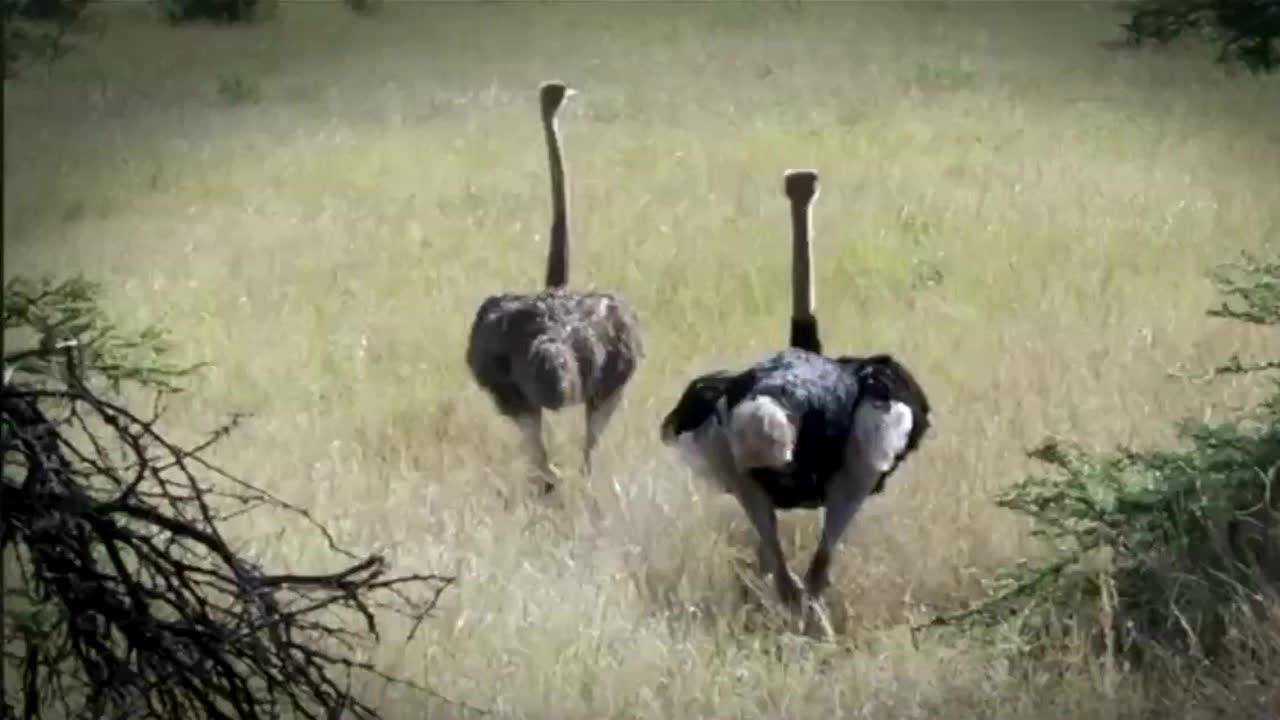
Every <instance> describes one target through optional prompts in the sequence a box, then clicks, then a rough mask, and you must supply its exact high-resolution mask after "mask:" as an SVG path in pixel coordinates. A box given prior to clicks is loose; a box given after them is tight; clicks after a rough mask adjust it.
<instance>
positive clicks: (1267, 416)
mask: <svg viewBox="0 0 1280 720" xmlns="http://www.w3.org/2000/svg"><path fill="white" fill-rule="evenodd" d="M1214 280H1215V282H1216V284H1217V285H1218V287H1219V289H1220V290H1221V292H1222V293H1223V294H1224V295H1225V296H1226V297H1227V301H1226V302H1224V303H1223V305H1222V307H1220V308H1219V309H1217V310H1213V311H1211V314H1213V315H1217V316H1221V317H1226V318H1231V319H1234V320H1238V321H1241V322H1247V323H1254V324H1262V325H1272V326H1280V263H1267V262H1261V261H1259V260H1258V259H1256V258H1254V257H1252V256H1248V255H1246V256H1244V257H1243V259H1242V260H1241V261H1240V262H1237V263H1233V264H1231V265H1228V266H1225V267H1224V268H1223V269H1221V270H1220V271H1219V272H1217V273H1215V275H1214ZM1276 369H1280V360H1273V361H1267V362H1260V363H1255V364H1245V363H1243V362H1241V361H1240V359H1239V358H1238V357H1233V358H1231V359H1230V361H1228V362H1227V363H1226V364H1224V365H1222V366H1221V367H1218V368H1215V369H1214V371H1213V372H1212V373H1211V374H1210V377H1211V376H1213V375H1218V374H1243V373H1257V372H1266V371H1271V370H1276ZM1205 379H1207V378H1205ZM1271 382H1272V383H1274V392H1272V393H1270V395H1269V398H1268V399H1267V400H1265V401H1264V402H1262V403H1260V404H1259V405H1258V406H1256V407H1253V408H1249V409H1248V410H1246V411H1244V412H1242V413H1241V414H1240V415H1238V416H1237V417H1234V418H1231V419H1229V420H1225V421H1223V422H1217V423H1207V422H1196V421H1184V422H1183V423H1182V424H1181V426H1180V428H1179V430H1180V436H1181V438H1182V439H1183V440H1184V441H1185V442H1184V443H1183V446H1182V447H1179V448H1176V449H1163V450H1150V451H1137V450H1132V449H1128V448H1122V449H1119V450H1117V451H1114V452H1111V453H1103V454H1095V453H1090V452H1087V451H1085V450H1083V449H1081V448H1080V447H1078V446H1076V445H1074V444H1072V443H1068V442H1063V441H1060V440H1057V439H1050V440H1047V441H1045V442H1044V443H1042V444H1041V445H1040V446H1039V447H1037V448H1036V449H1035V450H1033V451H1031V453H1030V455H1031V456H1032V457H1034V458H1036V459H1038V460H1040V461H1042V462H1044V463H1046V464H1048V465H1049V466H1050V468H1051V472H1049V473H1047V474H1038V475H1033V476H1031V477H1028V478H1026V479H1025V480H1023V481H1022V482H1020V483H1018V484H1017V485H1015V486H1013V487H1012V488H1010V489H1009V490H1007V491H1005V492H1003V493H1002V494H1001V495H1000V496H998V498H997V500H996V502H997V503H998V504H999V505H1001V506H1003V507H1006V508H1009V509H1011V510H1014V511H1016V512H1019V513H1022V514H1024V515H1026V516H1027V517H1028V518H1030V519H1031V521H1032V532H1033V534H1034V535H1035V536H1036V537H1039V538H1041V539H1043V540H1044V541H1045V542H1046V544H1047V545H1048V549H1049V553H1048V556H1047V558H1046V559H1044V560H1042V561H1040V562H1034V563H1033V562H1025V561H1024V562H1021V563H1019V564H1017V565H1016V566H1015V567H1011V568H1008V569H1006V570H1005V571H1004V572H1002V573H1000V574H999V575H998V576H997V577H996V578H995V579H994V580H993V581H992V583H991V586H992V590H993V594H992V598H991V599H990V600H988V601H986V602H984V603H983V604H981V605H979V606H978V607H976V608H974V609H972V610H970V611H967V612H964V613H959V614H957V615H953V616H950V617H944V618H938V619H936V620H935V621H934V623H933V624H934V625H952V624H954V625H962V626H966V627H969V628H970V629H973V628H975V627H1000V628H1004V629H1006V630H1009V629H1011V630H1012V636H1013V637H1014V638H1015V639H1016V641H1017V645H1018V646H1019V647H1020V648H1022V649H1024V650H1028V651H1036V652H1044V651H1051V650H1052V648H1054V647H1055V646H1060V645H1061V643H1060V641H1066V640H1068V639H1069V638H1077V639H1078V638H1081V637H1087V638H1089V639H1091V640H1092V641H1093V642H1094V643H1095V645H1094V647H1095V648H1097V649H1104V650H1105V651H1106V652H1107V654H1108V655H1109V656H1112V657H1124V658H1126V659H1128V660H1132V661H1142V660H1143V659H1144V658H1147V657H1149V656H1150V655H1151V654H1152V653H1155V654H1160V655H1166V656H1168V655H1170V654H1177V655H1186V654H1191V655H1193V656H1198V657H1202V658H1212V657H1215V656H1217V655H1219V654H1220V653H1221V652H1222V651H1223V649H1224V645H1225V644H1226V642H1227V641H1228V640H1229V638H1230V637H1231V635H1232V633H1233V632H1236V633H1237V634H1238V631H1239V627H1240V625H1239V624H1240V619H1241V618H1242V617H1245V616H1246V615H1253V616H1254V617H1259V615H1258V614H1257V613H1258V610H1259V609H1264V610H1265V609H1266V608H1267V607H1269V606H1274V603H1275V601H1276V599H1277V597H1280V596H1278V595H1277V591H1280V537H1278V536H1277V527H1280V523H1278V522H1277V519H1278V518H1277V515H1278V511H1280V380H1277V379H1274V378H1273V379H1271ZM1277 642H1280V639H1278V640H1277ZM1277 648H1280V645H1277Z"/></svg>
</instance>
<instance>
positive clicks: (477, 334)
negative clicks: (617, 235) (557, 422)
mask: <svg viewBox="0 0 1280 720" xmlns="http://www.w3.org/2000/svg"><path fill="white" fill-rule="evenodd" d="M572 94H574V91H573V90H570V89H569V88H566V87H565V86H564V84H562V83H559V82H548V83H544V84H543V85H542V87H541V92H540V97H541V105H542V125H543V128H544V130H545V133H546V140H547V153H548V156H549V159H550V166H551V211H552V221H551V250H550V253H549V254H548V257H547V276H546V289H545V290H543V291H542V292H540V293H537V294H533V295H526V294H513V293H508V294H502V295H494V296H492V297H489V298H487V299H486V300H485V301H484V302H483V303H481V305H480V309H479V310H478V311H477V312H476V317H475V321H474V322H473V323H472V325H471V337H470V341H469V343H468V346H467V364H468V366H470V368H471V373H472V375H473V376H474V377H475V380H476V382H477V383H478V384H479V385H480V387H481V388H483V389H484V390H485V391H486V392H488V393H489V395H490V396H491V397H492V398H493V402H494V404H495V405H496V406H497V409H498V412H500V413H502V414H503V415H505V416H506V417H508V418H510V419H511V420H512V421H514V422H515V423H516V425H517V426H518V427H519V428H520V431H521V433H522V435H523V439H524V442H525V445H526V447H527V449H528V451H529V452H530V453H531V454H532V456H533V461H534V464H535V465H536V467H537V471H538V475H539V477H538V479H539V480H540V481H541V483H542V488H543V490H544V491H545V492H550V491H551V490H553V489H554V488H555V481H556V480H558V479H559V473H558V471H557V470H556V468H555V467H554V466H553V465H552V464H551V462H550V461H549V460H548V457H547V448H546V445H545V443H544V442H543V438H542V413H543V411H544V410H559V409H561V408H564V407H569V406H572V405H578V404H582V405H584V406H585V408H586V426H587V432H586V441H585V443H584V449H583V471H584V473H585V474H590V472H591V456H592V452H593V451H594V450H595V447H596V445H597V443H599V441H600V436H601V435H602V434H603V432H604V430H605V428H606V426H607V425H608V424H609V421H610V419H611V418H612V417H613V414H614V411H615V410H616V409H617V407H618V404H619V401H620V400H621V398H622V393H623V388H624V387H626V384H627V382H628V381H629V380H630V379H631V376H632V374H634V372H635V369H636V366H637V365H638V364H639V362H640V359H641V357H642V356H643V354H644V350H643V345H642V342H641V337H640V324H639V322H638V321H637V319H636V314H635V312H634V311H633V310H632V308H631V306H630V305H629V304H628V303H627V302H626V301H625V300H623V299H622V298H620V297H618V296H616V295H612V294H609V293H601V292H576V291H572V290H569V289H567V288H566V285H567V283H568V279H569V217H568V215H569V212H568V199H567V193H566V189H565V188H566V181H565V170H564V161H563V159H562V157H561V151H560V133H559V128H558V125H557V123H556V112H557V110H559V108H560V106H561V104H562V103H563V102H564V100H565V99H566V98H567V97H569V96H570V95H572Z"/></svg>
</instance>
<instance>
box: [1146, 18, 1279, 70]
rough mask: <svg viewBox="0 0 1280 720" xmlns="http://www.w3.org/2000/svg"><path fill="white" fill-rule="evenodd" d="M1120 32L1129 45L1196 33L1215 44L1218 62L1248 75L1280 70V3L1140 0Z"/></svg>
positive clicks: (1166, 41) (1162, 40)
mask: <svg viewBox="0 0 1280 720" xmlns="http://www.w3.org/2000/svg"><path fill="white" fill-rule="evenodd" d="M1121 27H1123V28H1124V29H1125V31H1126V32H1127V33H1128V40H1129V42H1130V43H1131V44H1133V45H1141V44H1142V43H1143V42H1145V41H1149V40H1154V41H1155V42H1157V43H1160V44H1165V43H1168V42H1170V41H1172V40H1173V39H1175V38H1177V37H1180V36H1182V35H1184V34H1188V33H1190V34H1196V35H1200V36H1202V37H1206V38H1208V39H1210V40H1213V41H1216V42H1218V43H1220V44H1221V52H1220V53H1219V55H1218V61H1219V62H1226V61H1229V60H1238V61H1240V62H1241V63H1243V64H1244V65H1245V67H1247V68H1248V69H1249V70H1250V71H1252V72H1271V71H1273V70H1275V69H1277V68H1278V67H1280V0H1141V1H1140V2H1138V3H1136V4H1135V5H1134V6H1133V8H1132V15H1131V18H1130V20H1129V22H1128V23H1125V24H1123V25H1122V26H1121Z"/></svg>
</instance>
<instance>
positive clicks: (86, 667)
mask: <svg viewBox="0 0 1280 720" xmlns="http://www.w3.org/2000/svg"><path fill="white" fill-rule="evenodd" d="M68 364H70V358H68ZM157 392H159V393H161V395H163V394H164V393H165V392H167V390H165V389H160V390H158V391H157ZM162 409H163V408H162V405H161V403H160V401H159V400H158V401H157V403H156V405H155V407H154V408H153V410H152V414H151V416H149V417H145V418H144V417H140V416H139V415H137V414H135V413H134V412H132V411H131V410H129V409H128V408H126V407H125V406H124V405H123V404H120V403H117V402H113V401H110V400H107V399H105V398H103V397H101V396H99V395H97V394H95V392H94V391H93V390H91V389H89V388H88V387H87V386H86V385H85V384H84V383H83V382H78V381H75V380H74V378H73V380H72V381H71V382H69V383H65V384H61V385H60V386H54V387H50V386H49V385H48V384H47V383H46V384H43V385H41V386H35V385H21V384H14V383H10V382H6V383H5V385H4V386H3V388H0V416H2V419H3V426H0V455H2V459H3V474H2V475H0V508H2V510H0V554H5V555H6V556H7V557H9V558H13V559H16V565H17V568H16V570H17V573H18V574H19V575H21V579H22V581H21V583H20V585H21V586H22V587H23V588H24V589H25V592H24V593H7V598H6V599H7V600H8V602H7V603H6V605H8V606H9V611H8V612H6V622H7V623H9V624H10V625H11V627H14V628H16V629H17V630H18V632H17V633H11V634H10V637H9V638H8V640H7V642H6V643H5V645H4V648H3V650H4V655H5V657H4V658H3V660H2V661H3V662H5V663H6V664H8V665H9V666H10V667H11V668H15V669H17V670H18V674H19V675H20V677H21V684H20V687H21V689H22V691H21V697H20V698H18V700H17V702H18V704H17V706H16V707H20V708H21V712H23V713H24V714H25V717H30V718H36V717H41V716H42V715H44V714H46V713H48V712H51V709H52V708H54V707H55V706H56V707H59V708H60V714H63V715H66V716H68V717H94V718H99V717H120V718H125V717H127V718H172V717H197V716H200V717H210V718H271V717H277V716H279V715H280V714H281V713H285V712H287V713H291V714H295V715H297V716H299V717H305V718H330V717H338V716H339V715H342V716H350V717H357V718H374V717H377V716H378V713H377V710H376V708H374V707H373V706H372V705H370V704H368V703H367V702H366V701H364V700H361V699H360V697H359V687H358V686H356V680H357V678H359V677H360V676H361V675H363V676H364V678H366V680H371V681H376V682H379V683H390V684H393V685H399V686H402V687H405V688H409V689H415V690H417V691H420V692H424V693H428V694H431V695H433V696H435V697H437V698H439V699H444V698H442V697H441V696H439V695H438V694H436V693H434V692H433V691H431V690H429V689H428V688H425V687H422V686H419V685H417V684H414V683H412V682H409V681H407V680H404V679H399V678H395V677H392V676H391V675H389V674H387V673H384V672H383V671H381V670H379V669H378V668H377V667H375V666H374V665H373V664H372V663H371V662H369V661H368V660H366V659H364V658H365V657H367V655H368V654H369V651H370V649H371V647H372V645H373V643H375V642H377V641H378V640H379V639H380V635H379V629H380V628H379V625H378V618H379V617H385V614H388V613H389V614H394V615H398V616H401V617H403V618H406V619H407V620H408V621H409V622H410V623H411V629H410V632H409V638H410V639H411V638H412V636H413V634H414V633H415V632H416V631H417V629H418V627H419V626H420V625H421V623H422V622H423V620H424V619H425V618H426V617H428V615H429V614H430V613H431V612H432V611H433V610H434V609H435V607H436V605H437V603H438V601H439V599H440V597H441V594H442V593H443V592H444V591H445V590H446V589H447V588H448V587H449V586H450V584H451V583H452V582H453V578H451V577H446V576H442V575H435V574H406V575H393V574H391V572H390V569H389V567H388V563H387V561H386V559H385V558H384V557H383V556H381V555H378V554H373V555H368V556H363V557H362V556H357V555H355V554H353V553H350V552H348V551H346V550H344V549H342V548H341V547H340V546H339V545H338V544H337V542H336V541H335V539H334V538H333V537H332V535H331V534H330V533H329V532H328V531H327V530H326V529H325V528H324V527H323V526H322V525H321V524H320V523H318V522H317V521H316V520H315V519H314V518H312V516H311V515H310V514H308V513H307V512H306V511H305V510H303V509H302V508H299V507H296V506H293V505H291V504H289V503H287V502H285V501H283V500H281V499H279V498H277V497H275V496H273V495H272V494H270V493H268V492H266V491H265V490H263V489H261V488H259V487H257V486H255V485H253V484H251V483H249V482H246V481H244V480H241V479H239V478H237V477H235V476H233V475H232V474H231V473H229V472H227V471H225V470H223V469H222V468H220V467H218V466H217V465H215V464H214V463H212V462H211V461H210V460H208V459H207V458H206V457H205V454H204V453H205V451H206V450H207V449H208V448H210V447H211V446H212V445H213V444H214V443H216V442H217V441H218V440H220V439H221V438H223V437H225V436H226V434H227V433H228V432H230V431H231V430H232V429H233V428H234V427H235V425H236V423H237V421H238V418H233V419H232V420H231V421H229V422H228V423H227V424H225V425H223V426H221V427H219V428H217V429H216V430H215V431H214V432H213V433H212V434H211V435H210V436H209V437H208V438H207V439H206V440H204V441H202V442H199V443H197V444H195V445H193V446H191V447H183V446H180V445H178V444H176V443H173V442H170V441H169V440H167V439H166V438H165V437H164V436H163V435H162V434H161V433H160V431H159V430H158V429H157V422H158V420H159V417H160V415H161V413H162ZM248 510H275V511H280V512H284V513H286V514H291V515H295V516H300V517H302V518H303V519H304V520H306V521H307V522H308V523H309V524H310V526H311V527H312V528H314V530H315V531H316V532H318V533H319V534H320V535H321V536H322V537H323V538H324V540H325V542H326V543H327V545H328V547H329V548H330V549H331V550H333V551H335V552H337V553H339V554H341V555H342V556H344V557H345V558H346V559H347V561H348V564H347V566H346V567H343V568H341V569H339V570H337V571H335V572H332V573H328V574H314V575H303V574H296V573H268V572H266V571H264V570H263V569H262V568H261V567H260V566H259V565H258V564H257V563H256V562H254V561H253V560H252V559H251V558H249V557H246V556H245V555H243V554H242V553H241V552H239V551H237V550H235V549H233V548H232V546H231V545H230V544H229V543H228V541H227V540H226V538H224V537H223V535H222V532H221V531H220V529H219V525H220V524H221V523H223V522H225V521H226V520H227V519H228V518H230V517H233V516H235V515H238V514H241V513H243V512H246V511H248ZM15 600H17V601H20V602H21V603H22V604H20V605H17V606H16V607H15V606H14V601H15ZM10 615H12V616H13V618H15V619H14V620H12V621H10V619H9V616H10ZM353 620H358V621H359V622H360V623H361V624H360V625H359V626H358V628H359V629H357V626H353V625H352V624H351V623H352V621H353ZM2 692H4V689H3V688H0V693H2ZM444 700H447V699H444ZM450 702H451V701H450ZM455 704H456V703H455ZM0 705H3V706H4V707H5V708H6V709H9V708H11V707H14V706H10V705H9V702H8V700H7V699H0ZM458 705H459V707H461V708H463V709H469V708H466V706H464V705H461V704H458Z"/></svg>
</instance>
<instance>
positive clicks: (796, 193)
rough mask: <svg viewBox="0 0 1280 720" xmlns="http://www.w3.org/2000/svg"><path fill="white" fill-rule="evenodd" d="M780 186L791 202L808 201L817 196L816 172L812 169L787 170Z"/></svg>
mask: <svg viewBox="0 0 1280 720" xmlns="http://www.w3.org/2000/svg"><path fill="white" fill-rule="evenodd" d="M782 177H783V180H782V186H783V189H784V190H785V191H786V193H787V197H789V198H791V201H792V202H798V203H810V202H813V199H814V198H815V197H817V196H818V173H817V172H815V171H813V170H788V171H787V172H786V173H785V174H784V175H783V176H782Z"/></svg>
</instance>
